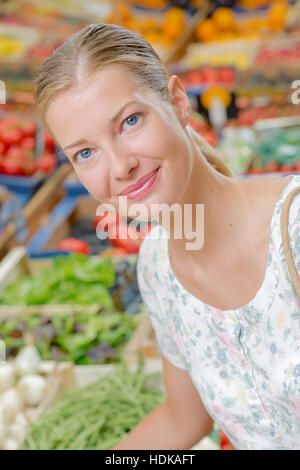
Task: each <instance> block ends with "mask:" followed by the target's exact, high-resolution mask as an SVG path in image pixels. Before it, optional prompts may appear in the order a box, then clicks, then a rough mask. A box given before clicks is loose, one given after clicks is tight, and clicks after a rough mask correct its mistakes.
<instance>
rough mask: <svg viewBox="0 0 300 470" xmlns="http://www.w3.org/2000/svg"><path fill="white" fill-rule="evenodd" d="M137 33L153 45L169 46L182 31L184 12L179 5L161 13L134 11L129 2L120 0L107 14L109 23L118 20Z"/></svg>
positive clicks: (184, 19) (183, 27)
mask: <svg viewBox="0 0 300 470" xmlns="http://www.w3.org/2000/svg"><path fill="white" fill-rule="evenodd" d="M118 18H120V23H121V24H122V25H123V26H125V28H128V29H130V30H131V31H135V32H136V33H139V34H140V35H141V36H142V37H143V38H145V39H146V40H147V41H148V42H150V43H151V44H152V45H153V46H154V47H155V45H158V46H162V47H167V48H169V47H170V46H171V45H172V44H173V42H174V41H175V40H176V39H177V38H178V37H179V36H180V35H181V34H182V33H183V32H184V29H185V27H186V23H187V16H186V13H185V12H184V11H183V10H182V9H181V8H179V7H173V8H172V7H171V8H168V9H167V10H166V11H165V12H163V13H160V14H158V13H152V14H151V12H150V11H148V12H145V11H144V12H142V13H137V12H134V10H133V8H132V7H131V5H130V4H128V3H126V2H122V3H120V4H119V6H118V7H117V9H116V10H115V11H114V12H113V13H112V14H111V15H110V16H109V18H108V22H109V23H116V22H118Z"/></svg>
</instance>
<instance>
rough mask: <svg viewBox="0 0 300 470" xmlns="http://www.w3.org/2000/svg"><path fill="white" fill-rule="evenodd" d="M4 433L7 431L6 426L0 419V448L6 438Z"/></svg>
mask: <svg viewBox="0 0 300 470" xmlns="http://www.w3.org/2000/svg"><path fill="white" fill-rule="evenodd" d="M6 431H7V429H6V425H5V424H4V423H3V420H2V418H0V447H1V442H2V441H3V439H4V438H5V436H6Z"/></svg>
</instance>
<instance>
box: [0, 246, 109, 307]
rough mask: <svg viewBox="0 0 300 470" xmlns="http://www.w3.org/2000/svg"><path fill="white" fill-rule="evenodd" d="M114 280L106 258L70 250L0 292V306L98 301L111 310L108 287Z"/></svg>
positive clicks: (97, 302)
mask: <svg viewBox="0 0 300 470" xmlns="http://www.w3.org/2000/svg"><path fill="white" fill-rule="evenodd" d="M115 280H116V274H115V269H114V265H113V262H112V260H111V259H109V258H100V257H99V258H95V257H90V256H85V255H81V254H78V253H73V254H71V255H70V256H58V257H56V258H55V259H54V262H53V265H52V266H51V267H50V268H47V269H42V270H40V271H37V272H35V273H33V274H32V275H30V276H25V277H22V278H20V279H18V280H17V281H15V282H14V283H13V284H11V285H10V286H9V287H7V288H6V289H5V290H4V291H3V292H2V293H1V294H0V304H2V305H15V304H16V305H18V304H23V305H41V304H63V303H74V304H91V303H95V304H99V305H101V306H103V307H104V308H105V309H107V310H110V311H112V310H113V309H114V302H113V299H112V296H111V295H110V292H109V288H110V287H112V286H113V285H114V283H115Z"/></svg>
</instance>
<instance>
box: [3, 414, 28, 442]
mask: <svg viewBox="0 0 300 470" xmlns="http://www.w3.org/2000/svg"><path fill="white" fill-rule="evenodd" d="M24 419H25V418H24ZM27 431H28V424H27V422H26V420H25V423H22V424H21V423H16V422H14V423H13V424H11V425H10V426H9V428H8V437H12V438H13V439H16V440H17V441H18V442H20V443H21V442H23V441H24V439H25V437H26V434H27Z"/></svg>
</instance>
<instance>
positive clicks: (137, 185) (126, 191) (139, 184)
mask: <svg viewBox="0 0 300 470" xmlns="http://www.w3.org/2000/svg"><path fill="white" fill-rule="evenodd" d="M158 168H160V167H157V168H156V169H155V170H152V171H150V172H149V173H147V174H146V175H144V176H143V177H142V178H140V179H139V180H138V181H137V182H136V183H134V184H131V185H130V186H127V188H126V189H124V191H122V192H121V193H120V194H119V196H127V195H128V194H130V193H132V192H133V191H137V190H138V189H140V188H141V187H142V186H143V185H144V184H145V183H146V181H148V180H149V179H150V178H151V176H153V175H154V174H155V173H156V172H157V170H158Z"/></svg>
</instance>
